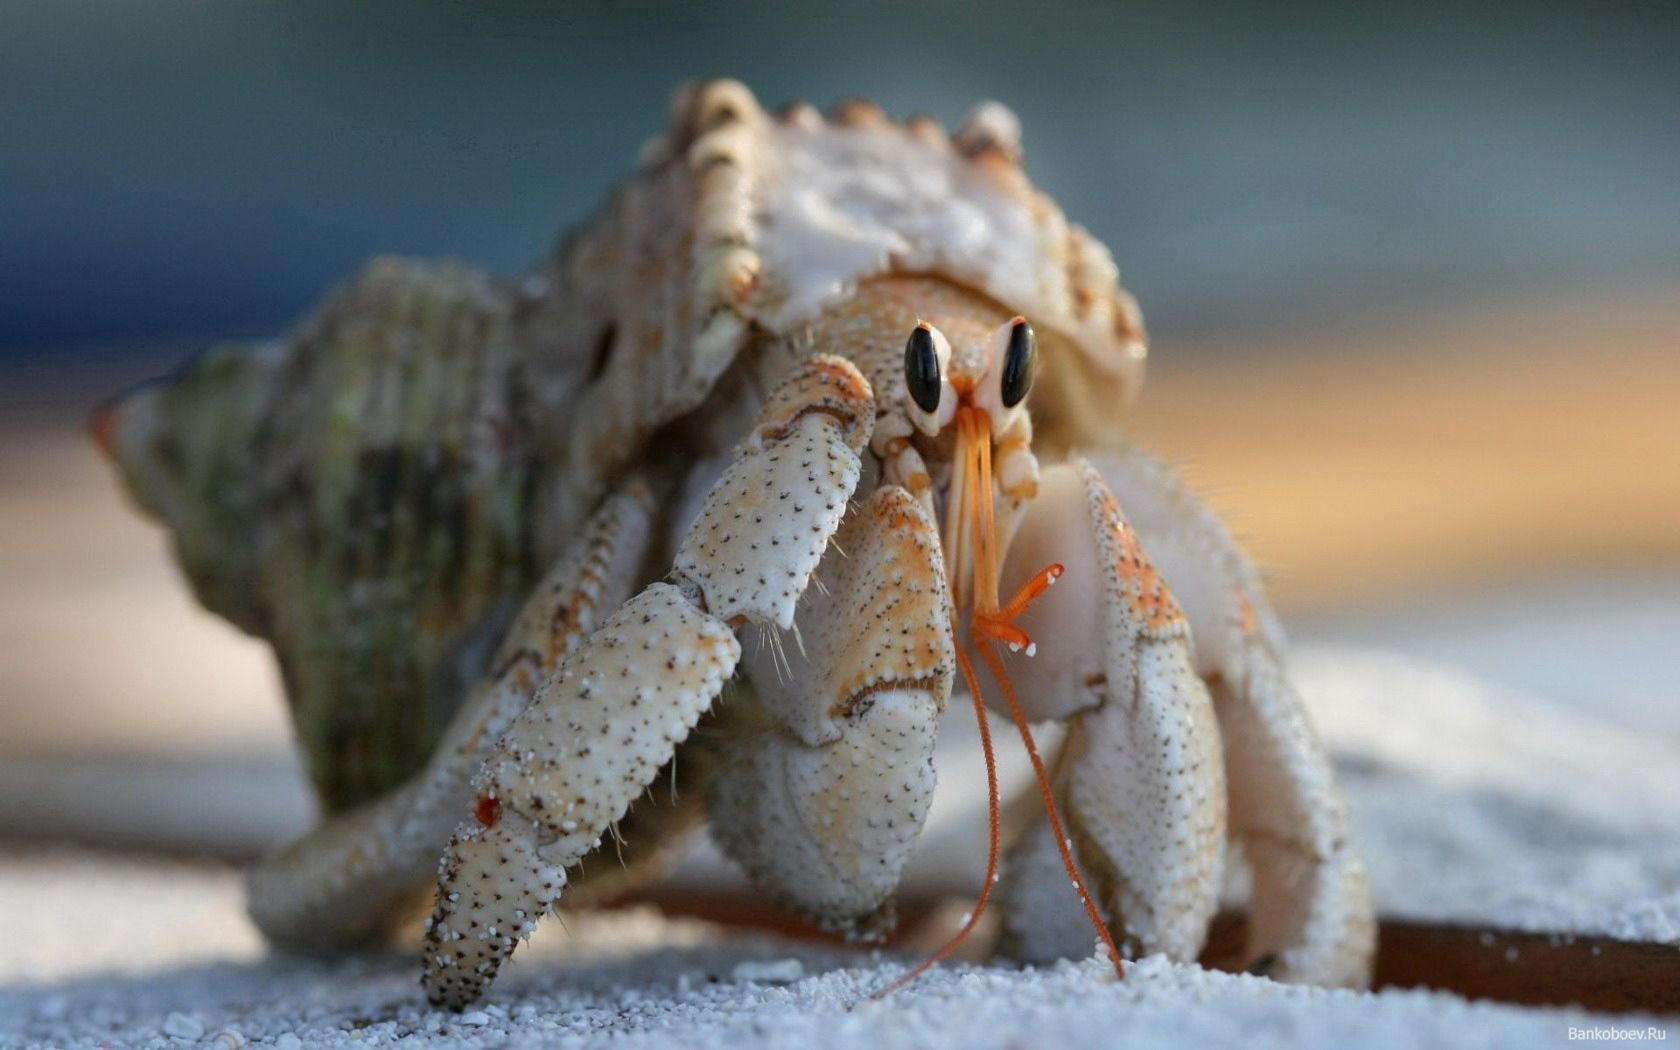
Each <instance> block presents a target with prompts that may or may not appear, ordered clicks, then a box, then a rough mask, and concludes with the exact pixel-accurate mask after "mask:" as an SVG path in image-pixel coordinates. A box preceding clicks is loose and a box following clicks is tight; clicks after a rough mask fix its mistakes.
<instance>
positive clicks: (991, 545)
mask: <svg viewBox="0 0 1680 1050" xmlns="http://www.w3.org/2000/svg"><path fill="white" fill-rule="evenodd" d="M956 424H957V448H958V450H959V452H958V454H959V456H960V458H961V460H962V463H961V469H960V470H958V471H957V472H956V475H955V476H954V477H953V479H952V482H953V485H952V488H953V491H952V497H953V498H954V499H955V500H959V501H960V503H958V504H957V505H956V506H957V511H956V513H955V514H951V515H950V518H951V519H961V520H962V521H966V522H968V523H971V524H972V536H973V550H972V561H973V577H974V578H973V585H972V600H973V608H972V610H971V614H972V615H971V622H970V631H971V634H972V635H973V637H972V639H971V640H972V642H973V644H974V648H975V649H976V650H977V651H978V652H979V653H980V656H981V658H982V659H984V660H985V661H986V666H987V667H988V668H989V669H990V670H991V672H992V677H993V679H995V680H996V681H997V683H998V688H999V689H1001V690H1002V692H1003V697H1004V701H1005V703H1006V704H1007V705H1008V707H1009V716H1010V718H1011V719H1012V720H1013V721H1014V723H1015V728H1016V729H1017V730H1018V731H1019V732H1020V734H1021V743H1022V744H1023V745H1025V747H1026V749H1027V757H1028V758H1029V759H1030V760H1031V761H1032V767H1033V775H1034V777H1036V778H1037V780H1038V791H1039V795H1040V796H1041V798H1042V799H1043V802H1044V812H1045V814H1046V816H1047V817H1048V818H1049V820H1050V829H1051V832H1052V833H1053V834H1054V835H1055V837H1056V849H1057V851H1058V852H1059V853H1060V854H1061V858H1062V866H1063V867H1064V868H1066V869H1067V874H1068V878H1069V880H1071V881H1072V883H1073V888H1074V890H1075V892H1077V893H1078V894H1079V901H1080V903H1081V904H1082V905H1084V907H1085V915H1086V917H1087V918H1089V919H1090V920H1091V926H1092V927H1093V928H1094V929H1095V930H1096V931H1097V936H1098V937H1100V938H1101V939H1102V943H1103V947H1104V949H1105V950H1106V951H1107V953H1108V958H1109V961H1110V962H1112V963H1113V964H1114V972H1115V973H1116V974H1118V975H1119V976H1121V977H1125V975H1126V967H1125V962H1124V961H1123V960H1122V959H1121V957H1120V949H1119V946H1118V945H1116V944H1115V943H1114V936H1113V935H1112V934H1111V933H1109V931H1108V924H1107V923H1105V922H1103V919H1102V914H1101V913H1100V912H1099V911H1098V910H1097V905H1096V902H1095V901H1094V900H1093V899H1092V897H1091V893H1090V891H1089V890H1088V889H1086V887H1085V880H1084V879H1083V878H1081V877H1080V874H1079V867H1078V865H1076V864H1075V863H1074V859H1073V849H1072V843H1071V841H1070V840H1069V838H1068V835H1067V830H1066V828H1065V827H1064V826H1063V824H1062V817H1061V813H1060V811H1059V810H1058V809H1057V807H1056V796H1055V791H1054V790H1053V789H1052V787H1051V785H1050V776H1049V774H1048V773H1047V772H1046V771H1045V768H1044V760H1043V759H1042V758H1040V757H1039V754H1038V746H1037V744H1036V743H1035V741H1034V740H1033V735H1032V729H1031V727H1029V726H1028V725H1027V718H1026V713H1025V712H1024V711H1023V710H1022V709H1021V702H1020V699H1019V698H1018V697H1017V696H1016V695H1015V687H1014V685H1013V684H1012V683H1011V682H1010V680H1009V675H1008V673H1007V672H1005V670H1004V667H1003V660H1002V658H1001V657H999V656H998V653H997V650H996V649H995V648H993V645H992V643H994V642H998V643H1002V644H1003V645H1006V646H1008V647H1009V648H1010V649H1011V650H1015V651H1020V650H1025V651H1026V652H1027V654H1028V655H1029V656H1030V655H1031V654H1032V652H1033V650H1034V648H1035V647H1034V646H1033V643H1032V639H1031V638H1029V637H1028V636H1027V633H1026V632H1025V631H1023V630H1021V628H1020V627H1018V626H1016V624H1015V622H1014V621H1015V620H1016V619H1017V618H1018V617H1019V616H1020V615H1021V614H1022V613H1024V612H1025V611H1026V610H1027V608H1028V606H1030V605H1031V604H1032V603H1033V602H1034V601H1035V600H1036V599H1037V598H1038V597H1039V596H1040V595H1042V594H1043V593H1044V592H1045V591H1047V590H1049V589H1050V587H1051V586H1052V585H1053V584H1054V583H1055V582H1056V581H1057V580H1058V579H1060V578H1061V576H1062V572H1063V568H1062V566H1061V565H1060V564H1055V565H1050V566H1048V567H1047V568H1045V569H1042V570H1040V571H1039V572H1038V573H1037V574H1035V575H1034V576H1033V577H1032V578H1031V579H1030V580H1028V581H1027V582H1026V584H1025V585H1023V586H1022V587H1021V589H1020V590H1018V591H1017V592H1016V593H1015V595H1014V596H1013V597H1012V598H1010V600H1009V602H1008V604H1007V605H1003V606H1002V607H1000V606H999V604H998V572H999V569H1000V565H999V562H1000V561H1001V560H1002V559H1001V558H1000V557H999V551H998V546H997V524H996V520H995V516H994V512H993V508H992V449H991V440H990V439H991V435H990V434H989V433H988V432H987V431H988V429H989V428H988V427H987V424H986V420H985V414H984V413H983V412H980V411H978V410H976V409H973V408H969V407H967V406H965V407H963V408H959V409H958V410H957V418H956ZM968 531H969V530H965V529H963V528H962V526H961V524H960V522H959V521H957V520H952V521H951V523H950V524H949V525H948V527H947V532H946V541H947V543H946V545H947V548H948V554H947V559H948V560H947V565H949V566H950V567H951V568H952V570H953V579H952V593H953V609H952V620H953V623H954V622H956V620H957V609H956V607H955V601H956V595H957V593H958V589H959V588H960V586H961V582H962V576H963V575H964V573H963V569H965V568H966V567H967V565H966V563H967V562H968V561H969V558H968V557H966V556H965V555H967V554H968V553H969V552H967V551H964V550H963V546H964V540H966V539H967V536H966V535H965V533H967V532H968ZM956 657H957V666H958V667H959V668H960V669H961V670H962V676H963V683H964V684H965V685H966V686H967V687H968V695H969V698H970V699H971V700H972V701H973V703H974V716H975V718H976V719H977V720H978V722H979V726H980V747H981V750H982V751H983V752H984V754H985V759H986V818H987V825H988V843H987V850H986V880H985V882H984V884H983V885H982V886H981V887H980V896H979V897H978V899H976V900H975V902H974V908H973V909H972V910H971V911H970V912H969V913H968V917H967V918H966V919H965V920H964V921H963V925H962V928H961V929H960V930H958V931H957V932H956V934H955V935H953V936H952V937H951V939H950V940H948V941H946V942H945V944H944V945H942V946H941V947H940V948H939V949H938V950H937V951H935V952H934V953H933V954H932V955H929V956H928V957H927V958H926V959H923V960H922V961H921V962H920V963H918V964H916V966H914V967H913V968H911V969H910V970H908V971H907V972H905V973H904V974H903V975H902V976H901V977H899V978H898V979H897V980H895V981H893V982H892V983H891V984H889V985H887V986H886V987H885V988H883V989H881V990H880V991H878V992H876V993H874V994H873V995H872V996H870V998H872V999H880V998H882V997H884V996H887V995H891V994H892V993H893V992H896V991H897V990H899V989H900V988H903V987H904V986H905V985H907V984H909V983H911V982H912V981H914V980H915V979H916V978H918V977H920V976H921V975H922V974H924V973H926V972H927V971H928V970H929V969H931V968H932V967H934V966H936V965H938V964H939V963H940V962H941V961H943V960H944V959H946V958H949V957H950V955H951V954H952V953H953V952H955V951H956V950H957V949H958V948H959V947H961V945H962V943H963V942H964V941H966V940H967V939H968V937H969V935H970V934H972V933H973V932H974V929H975V927H976V926H977V925H978V924H979V922H980V916H981V914H982V913H983V912H984V911H985V910H986V904H987V902H988V901H989V900H990V899H991V895H992V887H993V885H994V884H995V883H996V882H997V868H998V851H999V839H1000V832H999V823H1000V820H999V809H1000V802H999V799H998V781H997V758H996V755H995V754H994V752H993V750H992V736H991V729H990V727H989V725H988V723H987V720H986V705H985V701H984V699H983V698H982V694H981V692H980V682H979V680H978V679H977V677H976V676H975V674H974V664H973V662H972V661H970V659H969V657H968V654H967V653H966V652H965V651H964V650H963V647H962V644H961V643H960V642H959V643H958V645H957V646H956Z"/></svg>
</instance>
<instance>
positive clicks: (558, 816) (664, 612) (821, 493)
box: [421, 356, 874, 1009]
mask: <svg viewBox="0 0 1680 1050" xmlns="http://www.w3.org/2000/svg"><path fill="white" fill-rule="evenodd" d="M873 419H874V401H873V398H872V396H871V395H870V391H869V385H868V383H866V382H865V381H864V379H863V377H862V376H861V375H860V374H859V373H858V371H857V369H856V368H854V367H852V366H851V365H850V364H849V363H847V362H845V361H843V360H840V359H838V358H831V357H820V356H819V357H814V358H812V359H810V360H809V361H807V362H805V363H804V364H803V365H801V366H800V367H799V368H798V369H796V370H795V372H794V374H793V375H792V376H791V377H789V379H788V380H787V381H786V382H785V383H784V384H783V385H782V386H781V387H780V388H779V389H778V390H777V391H776V392H775V393H774V394H772V396H771V397H770V398H769V400H768V401H767V403H766V405H765V407H764V409H763V411H762V413H761V416H760V423H759V425H758V427H757V428H756V429H755V430H754V431H753V432H752V434H751V435H750V436H749V437H748V438H747V440H746V441H745V442H744V443H743V444H742V446H741V448H740V450H739V451H738V453H737V455H736V457H735V460H734V462H732V463H731V464H730V466H729V468H728V469H727V470H725V472H724V474H723V476H722V477H721V478H719V479H718V481H717V483H716V484H715V485H714V486H713V488H712V490H711V492H710V493H709V494H708V495H707V498H706V501H705V505H704V507H703V508H702V510H701V512H700V515H699V517H698V518H697V519H696V521H695V522H694V524H693V525H692V526H691V527H690V528H689V530H688V533H687V535H686V537H685V538H684V540H683V543H682V545H681V547H680V548H679V550H678V552H677V556H676V561H675V567H674V569H673V576H674V577H675V579H676V581H677V582H676V584H675V585H671V584H663V583H659V584H654V585H652V586H650V587H648V588H647V589H646V590H644V591H643V592H642V593H641V594H639V595H637V596H636V597H635V598H632V599H631V600H630V601H629V602H628V603H626V605H625V606H624V608H623V609H621V610H620V611H619V612H618V613H617V614H615V615H614V616H613V617H611V618H610V619H608V620H607V621H606V623H604V624H603V625H602V626H601V628H600V629H599V630H598V631H597V632H596V633H595V634H594V635H592V636H591V637H590V639H589V641H588V642H587V643H586V644H585V645H584V646H583V647H582V648H580V649H579V650H578V651H577V652H575V653H573V654H572V655H571V656H570V657H569V658H568V659H567V660H566V661H565V663H564V665H563V666H562V667H561V670H560V673H559V675H558V676H557V677H556V678H553V679H551V680H550V681H549V682H548V683H546V684H545V685H544V686H543V687H542V688H541V689H540V690H539V691H538V692H537V694H536V695H535V696H534V697H533V698H532V700H531V703H530V704H529V706H527V707H526V709H525V710H524V711H523V712H522V713H521V714H520V715H519V716H518V717H517V718H516V719H514V721H513V723H512V724H511V725H510V726H509V727H508V730H507V732H506V733H505V734H504V735H503V736H502V738H501V740H500V741H498V743H497V744H496V747H495V750H494V751H493V753H492V754H491V756H490V758H489V759H488V760H487V761H486V762H485V764H484V769H483V770H482V772H481V773H480V774H479V776H478V778H477V779H476V781H475V787H476V788H477V790H478V799H477V802H476V803H475V807H474V814H475V818H476V820H475V821H469V822H468V823H465V824H463V825H461V827H460V828H459V829H457V830H456V832H455V835H454V837H453V838H452V839H451V840H450V843H449V849H448V852H447V854H446V855H445V857H444V861H443V866H442V870H441V871H440V873H439V879H438V900H437V907H436V909H435V911H434V912H433V915H432V919H431V921H430V923H429V924H428V927H427V934H426V940H425V945H424V948H423V954H422V957H421V962H422V976H421V983H422V984H423V985H424V986H425V988H426V993H427V996H428V997H429V998H430V999H431V1001H432V1002H434V1003H439V1004H444V1005H448V1006H451V1007H454V1008H456V1009H460V1008H463V1007H465V1006H466V1005H467V1004H468V1003H471V1002H473V1001H475V1000H476V999H478V998H479V997H480V996H481V995H482V994H483V992H484V988H485V985H486V984H487V983H488V982H489V981H490V980H491V978H493V977H494V975H495V973H496V970H497V969H498V968H499V967H500V966H501V963H502V961H503V960H504V959H506V958H507V956H508V955H509V954H510V953H511V952H512V951H513V949H514V946H515V945H516V944H517V943H518V941H519V940H520V939H521V938H523V937H525V936H527V935H529V933H530V932H531V931H532V930H533V929H534V928H535V926H536V921H537V919H538V918H539V917H541V915H542V914H543V913H545V912H546V911H548V910H549V909H550V908H552V907H553V905H554V903H555V902H556V901H557V900H558V899H559V896H560V892H561V890H562V888H563V887H564V885H565V879H566V876H565V871H566V869H567V868H568V867H570V866H571V865H572V864H574V863H576V862H577V860H578V859H579V858H580V857H582V856H583V855H584V854H586V853H588V852H589V851H590V850H591V849H593V848H594V847H595V846H596V844H597V843H599V842H600V839H601V835H602V834H603V832H605V831H606V829H607V827H608V826H609V825H611V824H612V822H614V821H616V820H618V819H619V818H620V817H622V816H623V815H624V814H625V812H626V810H627V809H628V808H629V806H630V804H631V803H632V802H634V801H635V800H636V798H637V797H639V796H640V795H641V793H642V791H643V790H644V789H645V788H646V787H647V785H648V783H649V781H651V780H652V779H653V777H654V775H655V774H656V773H657V772H658V770H659V769H660V767H661V766H663V765H664V764H665V763H666V762H667V761H669V760H670V758H671V755H672V753H673V752H674V751H675V749H676V746H677V745H678V744H679V743H681V742H682V741H683V739H684V738H686V737H687V736H688V734H689V732H690V730H692V729H693V727H694V725H695V723H696V722H697V721H698V720H699V718H700V716H701V714H702V713H703V712H704V711H705V710H706V709H707V708H708V707H709V706H710V705H711V703H712V701H713V699H714V698H715V697H716V696H717V694H718V692H719V691H720V690H721V689H722V688H723V685H724V682H725V681H727V680H728V678H729V677H730V675H731V674H732V673H733V672H734V669H735V665H736V663H737V661H738V660H739V658H740V645H739V643H737V642H736V640H735V636H734V632H733V627H734V626H736V625H739V624H743V623H753V622H756V623H759V624H775V625H777V626H779V627H782V628H786V627H788V626H789V625H790V624H791V623H792V620H793V611H794V605H795V603H796V602H797V601H798V598H799V596H800V594H802V593H803V592H804V589H805V587H806V584H807V583H808V582H809V580H810V578H811V574H812V573H813V572H814V571H815V569H816V567H817V563H818V561H819V560H820V559H821V557H822V553H823V551H824V549H825V548H826V547H827V546H828V542H829V539H830V537H831V536H833V535H834V532H835V530H836V528H838V526H839V524H840V520H841V518H842V516H843V515H844V513H845V509H846V504H847V500H848V498H849V497H850V495H851V492H852V489H853V488H854V487H855V486H856V484H857V479H858V474H859V471H860V469H861V463H860V461H859V458H858V454H859V452H860V450H861V449H862V448H863V447H864V445H865V443H866V442H867V441H868V438H869V427H870V424H871V422H872V421H873Z"/></svg>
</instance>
